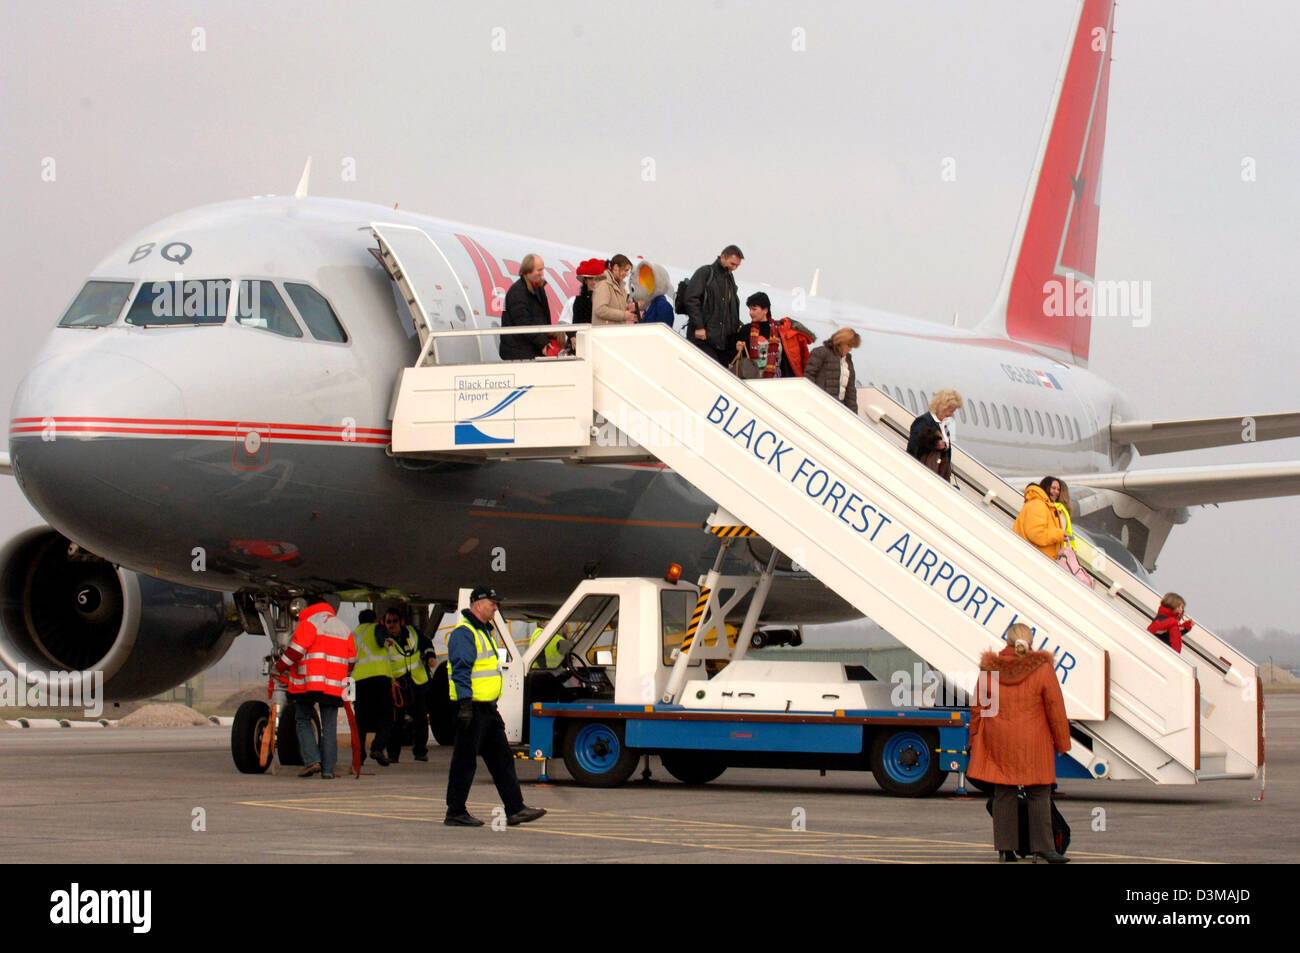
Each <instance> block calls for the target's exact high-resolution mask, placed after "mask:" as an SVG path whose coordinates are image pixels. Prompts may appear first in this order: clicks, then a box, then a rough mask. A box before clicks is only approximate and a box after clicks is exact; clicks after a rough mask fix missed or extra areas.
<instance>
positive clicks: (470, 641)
mask: <svg viewBox="0 0 1300 953" xmlns="http://www.w3.org/2000/svg"><path fill="white" fill-rule="evenodd" d="M500 602H501V596H500V595H499V594H498V593H497V591H496V589H494V588H492V587H491V586H479V587H478V588H477V589H475V590H474V591H473V592H472V593H470V597H469V608H468V609H463V610H461V614H462V615H463V616H464V618H463V619H462V620H461V623H460V625H458V626H456V628H454V629H452V631H451V634H450V635H449V636H447V658H448V662H449V665H450V669H451V671H450V677H449V678H448V680H447V683H448V688H449V689H450V692H451V700H452V701H454V702H456V704H457V714H456V747H455V748H454V749H452V753H451V769H450V771H449V772H448V774H447V816H446V818H445V819H444V820H443V823H444V824H447V825H448V826H451V827H482V826H483V822H482V821H480V820H479V819H478V818H477V817H474V815H472V814H470V813H469V810H468V809H467V808H466V806H465V800H466V798H468V797H469V789H470V786H471V785H472V784H473V783H474V770H475V768H476V767H477V764H478V758H479V757H480V756H482V758H483V763H484V764H486V765H487V769H488V771H489V772H491V774H492V780H493V782H494V783H495V784H496V786H497V793H498V794H499V795H500V796H501V801H502V803H503V804H504V805H505V810H506V823H507V824H509V825H511V826H512V827H513V826H514V825H516V824H527V823H528V822H529V821H535V820H537V819H538V818H539V817H541V816H542V815H543V814H545V813H546V811H545V810H544V809H543V808H540V807H528V806H527V805H525V804H524V796H523V794H522V792H520V790H519V779H518V777H516V776H515V762H514V758H513V757H512V756H511V754H510V743H509V742H508V741H507V740H506V726H505V722H503V721H502V720H501V715H500V714H499V713H498V712H497V699H498V698H500V697H501V663H500V660H499V658H498V657H497V646H496V641H495V639H494V638H493V634H492V620H493V619H494V618H496V614H497V607H498V606H499V605H500Z"/></svg>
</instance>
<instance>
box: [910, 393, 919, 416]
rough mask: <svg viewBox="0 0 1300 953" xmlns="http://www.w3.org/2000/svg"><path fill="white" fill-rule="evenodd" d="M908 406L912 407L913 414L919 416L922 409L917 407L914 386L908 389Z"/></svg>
mask: <svg viewBox="0 0 1300 953" xmlns="http://www.w3.org/2000/svg"><path fill="white" fill-rule="evenodd" d="M907 406H908V407H910V408H912V416H914V417H915V416H917V415H919V414H920V411H919V410H917V409H916V395H915V394H913V393H912V388H910V387H909V388H908V389H907Z"/></svg>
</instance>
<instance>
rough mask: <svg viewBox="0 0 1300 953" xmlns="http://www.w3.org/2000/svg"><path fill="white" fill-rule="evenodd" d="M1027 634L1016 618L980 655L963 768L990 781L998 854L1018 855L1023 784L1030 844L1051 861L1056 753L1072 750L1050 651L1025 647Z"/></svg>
mask: <svg viewBox="0 0 1300 953" xmlns="http://www.w3.org/2000/svg"><path fill="white" fill-rule="evenodd" d="M1032 637H1033V633H1032V632H1031V631H1030V629H1029V627H1028V626H1027V625H1023V624H1021V623H1016V624H1015V625H1012V626H1011V627H1010V628H1008V629H1007V634H1006V639H1007V647H1006V648H1004V649H1003V650H1002V651H1001V652H998V653H997V654H994V653H993V652H985V653H984V656H983V657H982V658H981V659H980V680H981V682H982V683H983V684H982V685H981V691H979V692H977V693H976V699H975V701H976V703H975V705H974V706H973V707H972V708H971V719H970V753H971V758H970V767H969V768H968V769H967V772H966V773H967V774H969V775H970V776H971V777H972V778H976V779H978V780H980V781H984V782H986V783H988V784H992V785H994V793H993V847H994V849H995V850H997V851H998V854H999V860H1001V861H1014V860H1015V859H1016V855H1015V850H1016V846H1017V843H1018V841H1019V836H1018V834H1019V819H1018V812H1019V810H1018V807H1017V803H1016V789H1017V788H1019V787H1023V788H1024V789H1025V794H1026V795H1027V796H1028V798H1029V847H1030V850H1032V851H1033V852H1034V853H1035V854H1036V855H1037V856H1038V857H1041V858H1043V859H1044V860H1047V861H1048V862H1050V863H1063V862H1065V860H1066V858H1064V857H1062V856H1061V855H1060V854H1058V853H1056V850H1055V847H1054V845H1053V843H1052V784H1053V783H1054V782H1055V781H1056V757H1055V752H1058V751H1059V752H1060V753H1061V754H1064V753H1065V752H1067V751H1069V750H1070V723H1069V721H1068V720H1067V719H1066V717H1065V699H1064V698H1063V697H1062V696H1061V686H1060V684H1059V683H1058V682H1057V680H1056V670H1055V666H1054V663H1053V661H1052V655H1051V653H1049V652H1032V651H1030V649H1029V646H1030V640H1031V639H1032ZM988 673H993V674H992V675H990V674H988ZM986 680H987V681H986Z"/></svg>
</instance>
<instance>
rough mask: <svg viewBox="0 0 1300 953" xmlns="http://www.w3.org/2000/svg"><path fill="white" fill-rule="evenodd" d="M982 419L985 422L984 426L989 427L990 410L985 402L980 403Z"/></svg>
mask: <svg viewBox="0 0 1300 953" xmlns="http://www.w3.org/2000/svg"><path fill="white" fill-rule="evenodd" d="M980 417H981V419H983V421H984V426H985V427H987V426H988V425H989V410H988V408H987V407H985V406H984V401H982V400H981V401H980Z"/></svg>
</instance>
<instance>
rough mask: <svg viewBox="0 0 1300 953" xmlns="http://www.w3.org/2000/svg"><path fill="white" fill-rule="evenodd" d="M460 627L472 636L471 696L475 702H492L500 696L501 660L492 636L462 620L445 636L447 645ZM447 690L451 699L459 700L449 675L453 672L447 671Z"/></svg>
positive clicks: (453, 682) (454, 683)
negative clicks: (473, 650) (473, 653)
mask: <svg viewBox="0 0 1300 953" xmlns="http://www.w3.org/2000/svg"><path fill="white" fill-rule="evenodd" d="M460 629H468V630H469V632H470V634H471V635H473V636H474V649H475V652H476V654H475V656H474V667H473V668H472V669H470V673H469V678H470V689H471V690H472V692H473V698H474V701H476V702H494V701H496V700H497V699H498V698H500V697H501V660H500V659H499V658H498V657H497V647H496V644H495V643H494V642H493V641H492V636H491V635H488V634H486V633H483V632H481V631H479V629H478V627H477V626H473V625H470V624H469V623H468V622H462V623H461V624H460V625H458V626H456V628H455V629H452V630H451V634H450V635H448V636H447V645H448V646H450V645H451V640H452V638H453V637H454V636H455V635H456V632H457V631H458V630H460ZM447 674H448V678H447V690H448V692H449V693H450V695H451V700H452V701H459V699H458V698H457V697H456V680H455V678H453V677H451V676H452V675H453V674H454V673H452V672H448V673H447Z"/></svg>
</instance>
